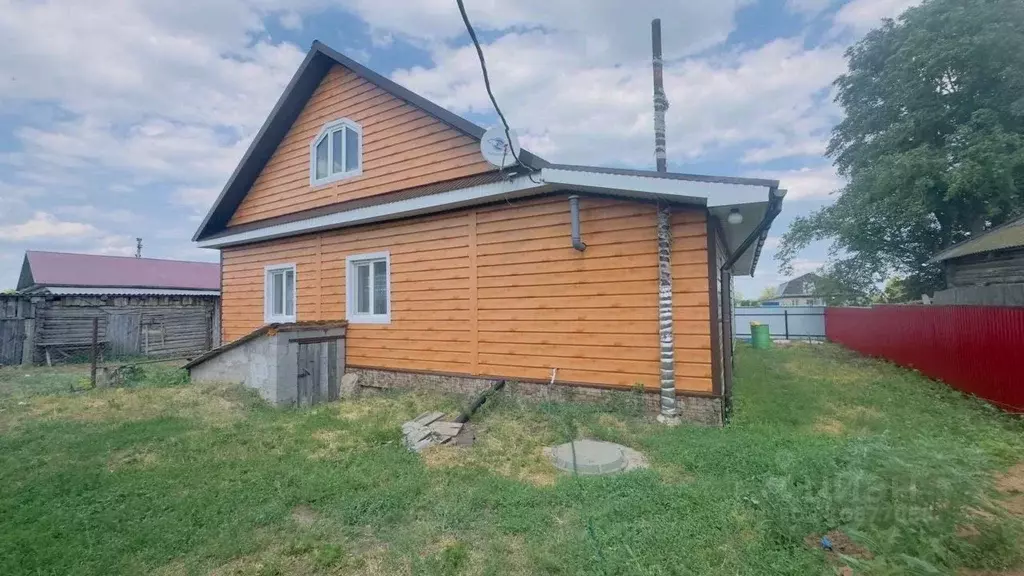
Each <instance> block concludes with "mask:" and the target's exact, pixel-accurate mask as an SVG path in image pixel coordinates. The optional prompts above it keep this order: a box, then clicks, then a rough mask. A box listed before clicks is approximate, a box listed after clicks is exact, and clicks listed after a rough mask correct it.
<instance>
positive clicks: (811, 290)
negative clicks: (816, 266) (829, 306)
mask: <svg viewBox="0 0 1024 576" xmlns="http://www.w3.org/2000/svg"><path fill="white" fill-rule="evenodd" d="M819 280H821V277H820V276H818V275H817V274H815V273H813V272H810V273H808V274H804V275H803V276H797V277H796V278H793V279H792V280H789V281H788V282H783V283H782V284H779V286H778V288H776V289H775V297H773V298H768V299H766V300H762V301H761V306H824V305H825V297H824V296H821V295H818V294H815V286H816V284H817V282H818V281H819Z"/></svg>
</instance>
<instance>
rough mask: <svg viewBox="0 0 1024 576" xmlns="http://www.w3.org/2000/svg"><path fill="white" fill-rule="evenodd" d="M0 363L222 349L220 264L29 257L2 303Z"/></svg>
mask: <svg viewBox="0 0 1024 576" xmlns="http://www.w3.org/2000/svg"><path fill="white" fill-rule="evenodd" d="M0 304H2V305H0V340H2V344H0V364H16V363H24V364H28V363H41V362H47V363H52V362H60V361H66V360H69V359H75V358H79V357H81V356H83V355H85V354H86V353H87V352H88V350H89V348H90V346H91V344H92V331H93V319H96V320H97V324H98V326H97V328H98V341H99V343H100V344H101V346H102V350H103V353H104V354H105V355H106V356H107V357H130V356H154V357H159V356H168V357H170V356H185V355H190V354H199V353H202V352H204V351H206V350H209V349H210V348H212V347H214V346H216V345H218V344H219V336H218V335H219V333H220V326H219V316H220V313H219V307H220V265H219V264H216V263H206V262H187V261H179V260H159V259H154V258H129V257H120V256H98V255H91V254H67V253H59V252H37V251H29V252H27V253H26V254H25V259H24V262H23V264H22V269H21V275H20V278H19V280H18V293H17V294H16V295H9V296H5V297H4V301H3V302H2V303H0Z"/></svg>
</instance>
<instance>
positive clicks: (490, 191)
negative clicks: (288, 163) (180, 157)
mask: <svg viewBox="0 0 1024 576" xmlns="http://www.w3.org/2000/svg"><path fill="white" fill-rule="evenodd" d="M534 179H536V177H534ZM538 182H540V183H539V184H537V183H534V182H532V181H530V179H529V178H527V177H526V176H519V177H516V178H513V179H511V180H502V181H500V182H492V183H490V184H480V185H477V186H471V187H469V188H460V189H458V190H451V191H448V192H439V193H437V194H431V195H429V196H420V197H418V198H409V199H406V200H398V201H395V202H389V203H387V204H377V205H375V206H366V207H364V208H356V209H354V210H348V211H345V212H335V213H334V214H326V215H324V216H316V217H313V218H307V219H306V220H296V221H295V222H288V223H285V224H277V225H275V226H267V227H265V228H257V229H255V230H250V231H248V232H239V233H238V234H231V235H230V236H223V237H221V238H211V239H209V240H202V241H200V242H198V243H197V244H198V245H199V247H200V248H223V247H225V246H232V245H235V244H244V243H248V242H255V241H259V240H270V239H272V238H281V237H283V236H292V235H295V234H305V233H308V232H316V231H319V230H327V229H330V228H342V227H346V226H355V225H357V224H366V223H370V222H378V221H381V220H391V219H394V218H402V217H407V216H415V215H418V214H424V213H428V212H437V211H440V210H450V209H452V208H460V207H462V206H470V205H473V204H479V203H482V202H487V201H489V200H501V199H503V198H512V197H516V196H523V195H525V194H533V193H536V192H540V191H544V190H546V189H548V188H550V187H549V186H547V185H545V184H544V182H543V181H540V180H538Z"/></svg>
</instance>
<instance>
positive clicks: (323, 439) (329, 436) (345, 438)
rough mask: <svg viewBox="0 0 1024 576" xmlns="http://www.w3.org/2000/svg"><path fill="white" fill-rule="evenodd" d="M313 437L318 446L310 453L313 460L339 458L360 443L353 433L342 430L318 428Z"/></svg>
mask: <svg viewBox="0 0 1024 576" xmlns="http://www.w3.org/2000/svg"><path fill="white" fill-rule="evenodd" d="M312 437H313V440H315V441H316V442H317V447H316V448H314V449H313V450H312V451H311V452H310V453H309V457H310V459H312V460H339V459H340V458H341V455H342V454H343V453H344V452H345V451H346V450H351V449H353V448H355V447H357V445H358V442H357V441H356V440H355V438H354V436H353V435H352V434H344V433H342V432H341V431H340V430H317V431H316V432H313V434H312Z"/></svg>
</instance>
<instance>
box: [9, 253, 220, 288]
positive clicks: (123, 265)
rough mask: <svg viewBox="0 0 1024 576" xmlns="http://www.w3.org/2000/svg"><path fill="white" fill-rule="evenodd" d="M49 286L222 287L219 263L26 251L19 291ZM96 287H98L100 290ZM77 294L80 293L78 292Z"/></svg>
mask: <svg viewBox="0 0 1024 576" xmlns="http://www.w3.org/2000/svg"><path fill="white" fill-rule="evenodd" d="M50 287H75V288H89V289H90V290H89V291H88V293H91V294H92V293H106V291H105V290H104V289H115V288H133V289H135V288H150V289H158V290H189V291H191V290H195V291H219V290H220V264H217V263H211V262H189V261H184V260H159V259H156V258H132V257H125V256H98V255H95V254H70V253H66V252H37V251H35V250H29V251H27V252H25V260H24V262H23V263H22V266H21V276H20V278H19V279H18V290H31V289H35V290H42V289H47V288H50ZM96 289H99V291H97V290H96ZM76 293H77V292H76Z"/></svg>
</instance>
